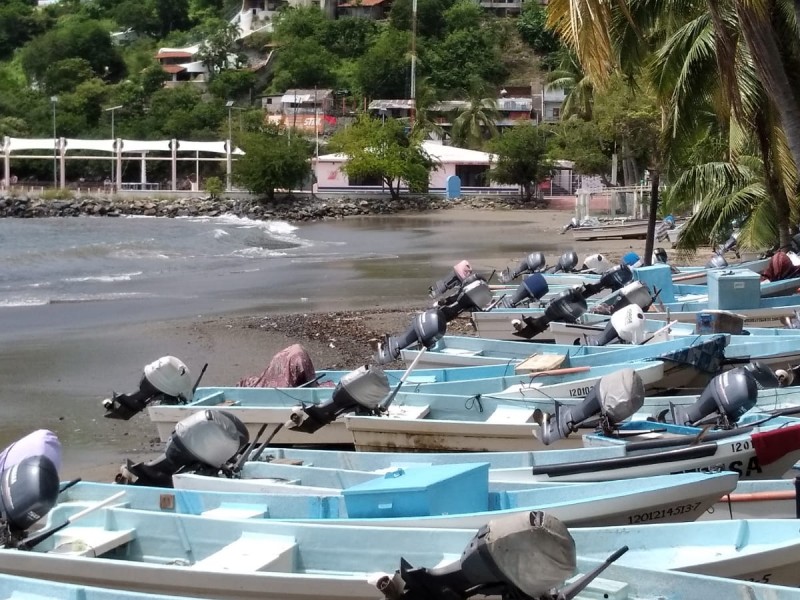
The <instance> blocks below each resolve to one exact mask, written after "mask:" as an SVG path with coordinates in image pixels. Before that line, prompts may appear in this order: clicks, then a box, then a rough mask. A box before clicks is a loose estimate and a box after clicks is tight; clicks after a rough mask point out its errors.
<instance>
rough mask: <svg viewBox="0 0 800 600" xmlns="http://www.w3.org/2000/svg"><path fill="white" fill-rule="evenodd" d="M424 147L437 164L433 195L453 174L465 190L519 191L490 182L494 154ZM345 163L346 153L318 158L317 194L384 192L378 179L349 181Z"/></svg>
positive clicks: (431, 187) (428, 144)
mask: <svg viewBox="0 0 800 600" xmlns="http://www.w3.org/2000/svg"><path fill="white" fill-rule="evenodd" d="M422 147H423V149H424V150H425V152H427V153H428V155H429V156H430V157H431V158H432V159H433V160H434V161H435V162H436V164H437V167H436V168H435V170H433V171H431V175H430V181H429V188H428V191H429V192H431V193H444V191H445V187H446V185H447V178H448V177H450V176H451V175H457V176H458V177H459V178H460V179H461V189H462V190H465V191H470V192H480V191H487V192H488V191H491V192H508V193H515V192H517V191H518V190H519V188H518V186H515V185H506V184H500V183H493V182H491V181H490V180H489V176H488V175H489V168H490V167H491V164H492V161H493V160H494V155H492V154H488V153H486V152H479V151H477V150H467V149H466V148H456V147H454V146H444V145H442V144H439V143H436V142H431V141H427V142H423V143H422ZM346 160H347V157H346V156H345V155H344V154H326V155H323V156H320V157H319V158H317V159H316V161H315V164H314V174H315V175H316V179H317V191H318V192H325V191H329V192H345V191H348V190H354V191H355V190H361V191H366V190H379V189H382V187H383V186H382V182H381V180H380V179H379V178H367V179H364V180H361V181H350V180H349V178H348V177H347V175H346V174H345V173H344V172H343V171H342V170H341V167H342V165H343V164H344V163H345V161H346Z"/></svg>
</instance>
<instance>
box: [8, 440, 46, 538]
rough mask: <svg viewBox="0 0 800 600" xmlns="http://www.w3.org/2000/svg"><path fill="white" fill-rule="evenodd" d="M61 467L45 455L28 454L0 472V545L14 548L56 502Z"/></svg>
mask: <svg viewBox="0 0 800 600" xmlns="http://www.w3.org/2000/svg"><path fill="white" fill-rule="evenodd" d="M58 493H59V477H58V469H57V468H56V466H55V465H54V464H53V461H52V460H50V459H49V458H47V457H46V456H43V455H39V456H28V457H27V458H24V459H22V460H21V461H20V462H18V463H17V464H15V465H14V466H12V467H11V468H9V469H6V470H5V471H3V474H2V475H0V546H2V547H4V548H14V547H17V545H18V544H19V543H20V542H21V541H22V540H23V538H24V535H25V532H26V531H27V530H28V529H30V527H31V526H32V525H34V524H35V523H36V522H37V521H38V520H39V519H41V518H42V517H44V516H45V515H46V514H47V513H48V512H50V510H51V509H52V508H53V507H54V506H55V505H56V502H57V501H58Z"/></svg>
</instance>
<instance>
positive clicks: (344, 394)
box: [286, 365, 389, 433]
mask: <svg viewBox="0 0 800 600" xmlns="http://www.w3.org/2000/svg"><path fill="white" fill-rule="evenodd" d="M388 395H389V380H388V378H387V377H386V373H384V372H383V370H382V369H380V368H378V367H375V366H373V365H368V366H363V367H359V368H358V369H356V370H355V371H350V372H349V373H347V374H345V375H344V376H342V378H341V380H340V381H339V383H337V384H336V388H335V389H334V390H333V394H332V395H331V398H330V400H328V401H326V402H323V403H321V404H312V405H308V406H307V405H305V404H304V405H303V406H301V407H298V408H295V409H293V410H292V414H291V416H290V417H289V421H288V422H287V423H286V427H287V428H288V429H292V430H294V431H302V432H304V433H314V432H315V431H317V430H318V429H320V428H321V427H324V426H325V425H328V424H329V423H332V422H333V421H335V420H336V418H337V417H338V416H339V415H341V414H343V413H345V412H352V411H356V412H358V411H359V410H360V411H361V412H366V413H375V412H376V411H377V410H378V408H379V407H380V405H381V402H382V401H383V400H384V399H385V398H386V397H387V396H388ZM362 409H365V410H362Z"/></svg>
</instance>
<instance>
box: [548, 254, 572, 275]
mask: <svg viewBox="0 0 800 600" xmlns="http://www.w3.org/2000/svg"><path fill="white" fill-rule="evenodd" d="M577 264H578V255H577V253H576V252H574V251H573V250H569V251H567V252H564V254H562V255H561V256H559V257H558V262H557V263H556V264H555V266H554V267H553V268H552V270H551V272H552V273H570V272H572V271H573V270H574V269H575V267H576V266H577Z"/></svg>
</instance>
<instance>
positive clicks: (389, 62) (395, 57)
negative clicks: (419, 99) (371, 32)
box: [356, 28, 411, 98]
mask: <svg viewBox="0 0 800 600" xmlns="http://www.w3.org/2000/svg"><path fill="white" fill-rule="evenodd" d="M410 47H411V46H410V37H409V35H408V34H407V33H406V32H404V31H397V30H396V29H393V28H387V29H385V30H384V31H383V33H382V34H381V35H380V36H378V38H377V39H376V40H375V43H374V44H373V45H372V47H370V49H369V50H368V51H367V53H366V54H365V55H364V56H362V57H361V59H360V60H359V61H358V66H357V68H356V80H357V81H358V84H359V87H360V89H361V92H362V93H363V94H364V95H365V96H368V97H372V98H407V97H408V90H409V88H410V79H409V78H410V71H409V69H410V60H409V56H408V53H407V49H409V48H410Z"/></svg>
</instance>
